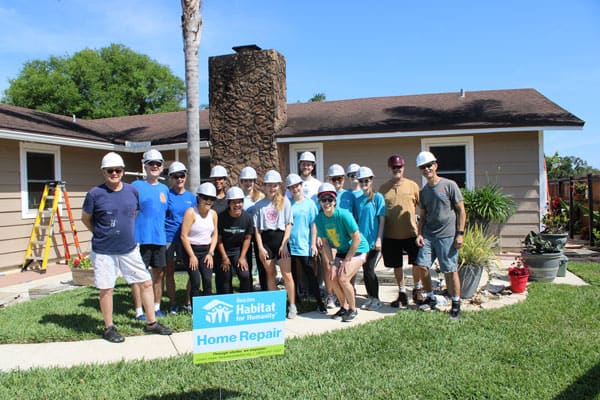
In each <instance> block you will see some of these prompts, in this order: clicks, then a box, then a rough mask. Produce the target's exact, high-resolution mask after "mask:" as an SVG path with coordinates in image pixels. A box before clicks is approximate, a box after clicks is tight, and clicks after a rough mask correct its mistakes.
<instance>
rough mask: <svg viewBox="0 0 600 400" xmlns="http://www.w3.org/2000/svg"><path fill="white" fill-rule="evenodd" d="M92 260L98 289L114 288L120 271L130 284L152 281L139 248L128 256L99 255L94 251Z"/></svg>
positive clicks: (91, 254)
mask: <svg viewBox="0 0 600 400" xmlns="http://www.w3.org/2000/svg"><path fill="white" fill-rule="evenodd" d="M90 260H92V264H93V265H94V286H96V287H97V288H98V289H112V288H114V287H115V282H116V281H117V275H118V274H119V271H121V274H122V275H123V278H125V280H126V281H127V283H129V284H132V283H140V282H146V281H149V280H151V279H152V277H151V276H150V273H149V272H148V270H147V269H146V265H145V264H144V260H142V256H141V254H140V249H139V246H136V247H135V248H134V249H133V250H132V251H130V252H129V253H127V254H98V253H94V252H93V251H92V252H90Z"/></svg>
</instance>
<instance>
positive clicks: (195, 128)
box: [181, 0, 202, 190]
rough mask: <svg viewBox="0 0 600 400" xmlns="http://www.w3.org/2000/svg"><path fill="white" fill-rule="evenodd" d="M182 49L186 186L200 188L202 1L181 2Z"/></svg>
mask: <svg viewBox="0 0 600 400" xmlns="http://www.w3.org/2000/svg"><path fill="white" fill-rule="evenodd" d="M181 8H182V11H183V15H182V16H181V29H182V32H183V49H184V53H185V88H186V96H185V97H186V120H187V142H188V148H187V152H188V177H189V178H188V185H189V187H190V188H191V189H192V190H195V189H196V188H197V187H198V186H200V111H199V109H200V95H199V88H198V86H199V80H198V48H199V47H200V37H201V36H202V14H201V13H200V9H201V8H202V0H181Z"/></svg>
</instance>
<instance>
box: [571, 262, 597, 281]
mask: <svg viewBox="0 0 600 400" xmlns="http://www.w3.org/2000/svg"><path fill="white" fill-rule="evenodd" d="M567 269H568V270H569V271H571V272H572V273H574V274H575V275H577V276H579V277H580V278H581V279H583V280H584V281H586V282H587V283H589V284H590V285H595V286H600V263H595V262H571V261H570V262H569V263H568V264H567Z"/></svg>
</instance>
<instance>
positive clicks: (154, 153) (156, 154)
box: [142, 149, 165, 164]
mask: <svg viewBox="0 0 600 400" xmlns="http://www.w3.org/2000/svg"><path fill="white" fill-rule="evenodd" d="M150 161H160V162H161V163H164V162H165V160H164V159H163V156H162V154H160V151H158V150H155V149H150V150H148V151H147V152H145V153H144V157H143V158H142V162H143V163H144V164H147V163H149V162H150Z"/></svg>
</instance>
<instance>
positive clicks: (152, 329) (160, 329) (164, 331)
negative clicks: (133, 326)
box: [144, 321, 173, 335]
mask: <svg viewBox="0 0 600 400" xmlns="http://www.w3.org/2000/svg"><path fill="white" fill-rule="evenodd" d="M144 332H146V333H156V334H158V335H170V334H172V333H173V329H171V328H168V327H166V326H164V325H163V324H161V323H160V322H158V321H155V322H154V323H152V324H146V325H145V326H144Z"/></svg>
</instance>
